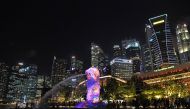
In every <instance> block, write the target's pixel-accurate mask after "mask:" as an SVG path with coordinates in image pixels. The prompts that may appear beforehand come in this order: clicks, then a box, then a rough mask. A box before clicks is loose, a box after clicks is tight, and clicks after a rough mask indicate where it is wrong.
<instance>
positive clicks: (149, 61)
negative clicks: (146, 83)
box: [141, 24, 154, 72]
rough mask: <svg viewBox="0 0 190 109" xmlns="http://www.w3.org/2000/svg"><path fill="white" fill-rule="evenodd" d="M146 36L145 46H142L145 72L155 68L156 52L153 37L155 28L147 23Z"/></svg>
mask: <svg viewBox="0 0 190 109" xmlns="http://www.w3.org/2000/svg"><path fill="white" fill-rule="evenodd" d="M145 36H146V37H145V38H146V42H145V44H144V45H143V46H141V55H142V56H141V57H142V65H143V66H142V69H143V72H149V71H153V70H154V62H153V61H154V55H152V54H154V52H153V46H152V45H153V44H154V43H152V39H151V37H152V36H153V29H152V28H151V26H150V25H147V24H146V25H145Z"/></svg>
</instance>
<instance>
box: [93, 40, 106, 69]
mask: <svg viewBox="0 0 190 109" xmlns="http://www.w3.org/2000/svg"><path fill="white" fill-rule="evenodd" d="M91 66H92V67H96V68H98V69H99V71H100V72H102V71H103V68H104V67H105V54H104V52H103V50H102V49H101V48H100V47H99V46H98V45H97V44H95V43H91Z"/></svg>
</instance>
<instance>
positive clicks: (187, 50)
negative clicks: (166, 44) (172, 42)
mask: <svg viewBox="0 0 190 109" xmlns="http://www.w3.org/2000/svg"><path fill="white" fill-rule="evenodd" d="M176 36H177V46H178V51H179V59H180V62H181V63H185V62H188V61H190V36H189V32H188V29H187V24H185V23H184V24H178V25H177V27H176Z"/></svg>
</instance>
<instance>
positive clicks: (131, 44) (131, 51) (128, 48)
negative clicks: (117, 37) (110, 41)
mask: <svg viewBox="0 0 190 109" xmlns="http://www.w3.org/2000/svg"><path fill="white" fill-rule="evenodd" d="M124 42H125V43H124ZM122 44H123V47H124V51H123V52H125V53H124V54H125V56H126V58H127V59H131V60H132V61H133V73H140V66H141V57H140V56H141V55H140V50H141V47H140V44H139V41H137V40H136V39H132V40H125V41H122Z"/></svg>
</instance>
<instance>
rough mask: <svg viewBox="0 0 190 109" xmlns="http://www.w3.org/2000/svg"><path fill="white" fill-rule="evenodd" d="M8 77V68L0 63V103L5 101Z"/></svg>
mask: <svg viewBox="0 0 190 109" xmlns="http://www.w3.org/2000/svg"><path fill="white" fill-rule="evenodd" d="M8 76H9V67H8V66H7V65H6V64H5V63H0V102H1V101H5V100H6V93H7V86H8Z"/></svg>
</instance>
